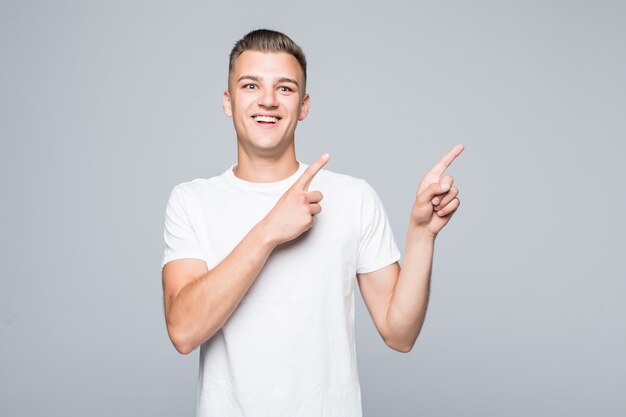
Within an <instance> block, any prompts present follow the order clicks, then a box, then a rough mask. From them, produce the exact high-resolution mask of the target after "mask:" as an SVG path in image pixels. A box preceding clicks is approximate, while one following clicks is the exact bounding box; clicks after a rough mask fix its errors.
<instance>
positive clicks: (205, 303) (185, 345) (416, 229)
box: [162, 51, 463, 354]
mask: <svg viewBox="0 0 626 417" xmlns="http://www.w3.org/2000/svg"><path fill="white" fill-rule="evenodd" d="M309 101H310V98H309V95H308V94H307V93H306V92H305V82H304V74H303V72H302V69H301V68H300V65H299V64H298V61H297V60H296V59H295V58H294V57H293V56H291V55H289V54H286V53H265V52H258V51H245V52H243V53H242V54H241V55H240V56H239V57H238V58H237V59H236V60H235V63H234V68H233V71H232V72H231V74H229V83H228V90H226V91H225V92H224V96H223V107H224V113H225V114H226V115H227V116H228V117H231V118H232V119H233V125H234V127H235V132H236V134H237V155H238V163H237V166H236V167H235V170H234V173H235V175H236V176H237V177H239V178H241V179H243V180H246V181H250V182H275V181H279V180H281V179H284V178H286V177H288V176H290V175H292V174H293V173H294V172H296V170H297V169H298V163H297V161H296V157H295V147H294V134H295V130H296V126H297V124H298V122H299V121H302V120H304V119H305V118H306V116H307V114H308V111H309ZM257 115H266V116H277V117H279V118H280V120H279V121H278V122H277V123H276V124H271V125H270V124H260V123H258V122H257V121H255V120H254V119H253V116H257ZM462 150H463V145H457V146H456V147H454V148H453V149H452V150H451V151H450V152H448V153H447V154H446V155H445V156H444V157H443V158H442V160H441V161H439V162H438V163H437V165H435V166H434V167H433V169H431V170H430V171H428V173H427V174H426V176H425V177H424V178H423V179H422V181H421V182H420V184H419V186H418V190H417V194H416V199H415V202H414V204H413V207H412V209H411V212H410V222H409V229H408V232H407V247H406V251H405V258H404V259H405V261H404V266H403V267H402V268H400V265H399V264H398V262H395V263H393V264H391V265H388V266H387V267H384V268H381V269H379V270H377V271H373V272H370V273H367V274H358V275H357V279H358V281H359V287H360V289H361V293H362V294H363V298H364V300H365V302H366V305H367V308H368V310H369V312H370V315H371V316H372V319H373V321H374V323H375V325H376V328H377V330H378V331H379V333H380V334H381V336H382V338H383V340H384V341H385V343H386V344H387V345H388V346H389V347H391V348H393V349H395V350H398V351H401V352H408V351H410V350H411V348H412V346H413V344H414V343H415V340H416V338H417V336H418V334H419V332H420V329H421V327H422V324H423V321H424V316H425V312H426V306H427V302H428V292H429V285H430V274H431V266H432V255H433V249H434V241H435V238H436V236H437V234H438V233H439V232H440V231H441V229H442V228H443V227H444V226H445V225H446V224H447V223H448V222H449V220H450V218H451V217H452V215H453V214H454V212H455V211H456V209H457V208H458V207H459V200H458V197H457V195H458V188H456V187H453V186H452V183H453V178H452V177H451V176H445V177H442V175H443V172H444V171H445V169H446V168H447V167H448V166H449V165H450V164H451V163H452V161H453V160H454V159H455V158H456V157H457V156H458V155H459V154H460V153H461V152H462ZM329 159H330V155H328V154H324V155H322V156H320V157H319V158H318V159H317V160H316V161H314V162H313V163H311V164H310V165H309V166H308V167H307V169H306V170H305V171H304V173H303V174H302V175H301V176H300V178H298V180H296V181H295V183H294V184H293V185H292V186H291V187H290V188H289V189H288V190H287V191H286V192H285V193H284V194H283V195H282V196H281V197H280V198H279V200H278V201H277V203H276V205H275V206H274V207H273V208H272V210H271V211H270V212H269V213H268V214H267V215H266V216H265V217H264V218H263V219H262V220H261V221H260V222H259V223H258V224H257V225H255V227H253V228H252V230H251V231H250V232H249V233H248V234H247V235H246V236H245V237H244V238H243V239H242V241H241V242H239V244H238V245H237V246H236V247H235V248H234V249H233V250H232V252H231V253H230V254H229V255H228V256H227V257H226V258H224V260H222V262H220V263H219V264H218V265H216V266H215V267H214V268H213V269H211V270H210V271H209V270H208V269H207V266H206V263H205V262H204V261H202V260H199V259H177V260H174V261H171V262H168V263H167V264H166V265H165V266H164V267H163V272H162V278H163V293H164V307H165V317H166V324H167V329H168V334H169V336H170V339H171V340H172V343H173V344H174V346H175V348H176V349H177V350H178V351H179V352H180V353H183V354H187V353H189V352H191V351H193V350H194V349H195V348H196V347H198V346H199V345H200V344H202V343H203V342H205V341H206V340H208V339H209V338H210V337H211V336H213V335H214V334H215V332H217V331H218V330H219V329H220V328H221V327H222V326H223V325H224V324H225V323H226V321H227V320H228V318H229V317H230V315H231V314H232V313H233V311H234V310H235V309H236V308H237V306H238V304H239V302H240V301H241V300H242V298H243V297H244V295H245V294H246V292H247V291H248V289H249V288H250V286H251V285H252V283H253V282H254V280H255V279H256V278H257V276H258V274H259V272H260V271H261V269H262V267H263V265H264V264H265V262H266V261H267V259H268V257H269V256H270V255H271V253H272V251H273V249H274V248H275V247H276V246H278V245H279V244H281V243H283V242H287V241H289V240H292V239H294V238H296V237H297V236H299V235H300V234H302V233H304V232H305V231H306V230H308V229H310V228H311V227H314V224H315V216H316V215H317V214H319V213H320V212H321V210H322V206H321V204H320V202H321V201H322V199H323V195H322V193H321V192H319V191H315V190H313V191H310V190H309V186H310V184H311V181H312V179H313V178H314V177H315V175H316V174H317V173H318V172H319V171H320V170H321V169H322V167H323V166H324V165H325V164H326V163H327V162H328V160H329ZM446 187H447V188H446Z"/></svg>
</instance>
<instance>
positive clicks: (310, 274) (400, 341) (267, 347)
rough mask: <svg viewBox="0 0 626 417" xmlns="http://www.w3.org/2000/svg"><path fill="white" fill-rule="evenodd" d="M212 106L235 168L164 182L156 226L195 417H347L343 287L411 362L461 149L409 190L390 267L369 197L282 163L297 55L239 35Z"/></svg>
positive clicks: (291, 46)
mask: <svg viewBox="0 0 626 417" xmlns="http://www.w3.org/2000/svg"><path fill="white" fill-rule="evenodd" d="M223 103H224V112H225V113H226V115H227V116H229V117H232V119H233V124H234V126H235V131H236V134H237V151H238V158H237V164H234V165H232V166H230V167H229V168H228V169H227V170H226V171H224V172H223V173H222V174H221V175H218V176H215V177H211V178H208V179H195V180H193V181H190V182H185V183H181V184H178V185H177V186H176V187H174V189H173V190H172V192H171V194H170V197H169V201H168V204H167V208H166V218H165V231H164V238H165V244H166V247H165V253H164V256H163V262H162V264H163V292H164V304H165V316H166V322H167V330H168V333H169V336H170V338H171V340H172V343H173V344H174V346H175V347H176V349H177V350H178V351H179V352H180V353H183V354H187V353H189V352H191V351H193V350H194V349H195V348H196V347H198V346H201V350H200V371H199V388H198V403H197V405H198V415H199V416H219V417H225V416H342V417H348V416H361V393H360V387H359V381H358V375H357V367H356V354H355V343H354V283H355V279H354V278H355V276H356V277H357V280H358V283H359V287H360V290H361V293H362V294H363V298H364V300H365V302H366V305H367V308H368V310H369V312H370V314H371V316H372V318H373V320H374V323H375V326H376V328H377V330H378V331H379V333H380V335H381V336H382V338H383V340H384V341H385V343H386V344H387V345H388V346H389V347H391V348H392V349H395V350H397V351H400V352H408V351H410V350H411V348H412V346H413V344H414V343H415V340H416V338H417V336H418V334H419V332H420V329H421V327H422V323H423V321H424V315H425V312H426V306H427V302H428V292H429V281H430V269H431V264H432V255H433V247H434V240H435V237H436V235H437V233H438V232H439V231H440V230H441V229H442V228H443V226H444V225H445V224H446V223H447V222H448V221H449V220H450V217H451V216H452V214H453V213H454V212H455V210H456V209H457V208H458V206H459V200H458V198H457V194H458V189H457V188H456V187H453V186H452V181H453V179H452V177H449V176H446V177H442V175H443V172H444V170H445V169H446V167H447V166H448V165H449V164H450V163H451V162H452V160H453V159H454V158H455V157H456V156H457V155H458V154H459V153H460V152H461V151H462V150H463V145H457V146H455V147H454V148H453V149H452V150H451V151H450V152H449V153H448V154H447V155H446V156H445V157H444V158H443V159H442V160H441V161H440V162H439V163H438V164H437V165H435V167H434V168H433V169H431V170H430V171H429V172H428V174H427V175H426V177H425V178H424V179H423V180H422V182H421V183H420V185H419V187H418V192H417V197H416V200H415V203H414V205H413V208H412V210H411V213H410V214H411V215H410V224H409V230H408V233H407V246H406V251H405V259H404V265H403V266H402V268H400V266H399V264H398V260H399V258H400V252H399V250H398V248H397V246H396V243H395V240H394V237H393V233H392V230H391V227H390V225H389V221H388V219H387V216H386V213H385V210H384V208H383V205H382V203H381V201H380V199H379V198H378V196H377V194H376V193H375V191H374V190H373V189H372V187H371V186H370V185H369V184H368V183H367V182H366V181H364V180H362V179H358V178H354V177H351V176H349V175H343V174H338V173H335V172H332V171H328V170H325V169H323V167H324V166H325V164H326V163H327V162H328V160H329V155H328V154H324V155H322V156H320V157H319V158H318V159H317V160H316V161H315V162H313V163H311V164H310V165H307V164H305V163H303V162H300V161H298V160H297V159H296V155H295V148H294V132H295V129H296V125H297V123H298V121H301V120H304V119H305V118H306V116H307V113H308V110H309V96H308V94H307V93H306V60H305V57H304V54H303V53H302V50H301V49H300V47H298V45H296V44H295V43H294V42H293V41H292V40H291V39H290V38H288V37H287V36H286V35H284V34H282V33H279V32H274V31H268V30H257V31H253V32H251V33H249V34H247V35H246V36H244V38H243V39H241V40H240V41H238V42H237V43H236V45H235V47H234V48H233V50H232V52H231V55H230V66H229V79H228V90H227V91H225V92H224V99H223ZM322 200H323V207H324V210H323V211H322Z"/></svg>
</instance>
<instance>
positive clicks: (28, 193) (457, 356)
mask: <svg viewBox="0 0 626 417" xmlns="http://www.w3.org/2000/svg"><path fill="white" fill-rule="evenodd" d="M262 27H264V28H270V29H276V30H280V31H283V32H285V33H287V34H288V35H290V36H291V37H292V38H293V39H294V40H295V41H296V42H298V43H299V44H300V45H301V46H302V47H303V49H304V51H305V53H306V54H307V58H308V61H309V83H308V91H309V93H310V94H311V112H310V115H309V117H308V118H307V120H305V121H304V122H302V123H301V124H300V125H299V126H298V130H297V133H296V150H297V158H299V159H300V160H302V161H304V162H306V163H311V162H312V161H313V160H314V159H315V158H317V156H319V155H320V154H322V153H324V152H329V153H330V154H331V155H332V159H331V161H330V162H329V163H328V164H327V166H326V167H325V168H326V169H329V170H332V171H335V172H340V173H346V174H350V175H353V176H355V177H359V178H365V179H366V180H367V181H368V182H369V183H370V184H371V185H372V186H373V187H374V188H375V190H376V191H377V192H378V194H379V196H380V197H381V199H382V200H383V202H384V204H385V208H386V210H387V214H388V216H389V218H390V220H391V223H392V227H393V230H394V235H395V237H396V241H397V243H398V246H399V248H400V249H401V251H402V252H404V245H405V235H406V228H407V225H408V216H409V209H410V207H411V204H412V203H413V200H414V197H415V191H416V188H417V185H418V183H419V181H420V180H421V178H422V176H423V175H424V174H425V172H426V171H427V170H428V169H429V168H430V167H431V166H432V165H433V164H435V163H436V162H437V161H438V160H439V158H441V156H443V155H444V154H445V152H447V151H448V150H449V149H450V148H451V147H452V146H453V145H454V144H456V143H464V144H465V147H466V149H465V151H464V152H463V154H462V155H461V156H460V157H459V158H458V159H457V160H456V161H455V162H454V164H453V165H452V166H451V167H450V169H449V170H448V171H447V173H449V174H450V175H453V176H454V178H455V184H457V185H458V187H459V189H460V199H461V206H460V208H459V210H458V212H457V213H456V214H455V216H454V217H453V218H452V220H451V222H450V223H449V224H448V225H447V226H446V227H445V228H444V230H443V231H442V232H441V234H440V235H439V237H438V239H437V242H436V252H435V257H434V265H433V275H432V293H431V299H430V305H429V310H428V314H427V318H426V323H425V325H424V328H423V330H422V333H421V334H420V336H419V339H418V342H417V344H416V345H415V347H414V349H413V350H412V351H411V352H410V353H407V354H402V353H399V352H396V351H393V350H391V349H390V348H388V347H386V346H385V344H384V343H383V341H382V339H381V338H380V336H379V335H378V333H377V332H376V329H375V327H374V324H373V322H372V320H371V318H370V316H369V314H368V313H367V310H366V309H365V306H364V303H363V301H362V298H361V295H360V293H359V292H358V291H357V292H356V293H355V297H356V300H357V318H356V326H357V351H358V369H359V375H360V380H361V389H362V396H363V410H364V415H365V416H367V417H373V416H433V417H434V416H590V415H596V416H624V415H626V399H625V397H624V393H625V392H626V359H625V356H626V355H625V354H626V303H625V302H624V298H625V296H626V263H625V260H624V259H625V256H624V255H625V254H626V227H625V216H624V214H625V213H626V199H625V193H624V180H625V178H626V175H625V174H626V170H625V168H624V166H625V165H624V162H623V159H624V152H625V151H626V145H625V140H626V117H625V116H626V3H624V2H623V1H473V2H469V1H436V2H435V1H429V2H428V1H406V2H402V1H394V0H390V1H385V2H378V1H371V2H363V1H332V2H320V1H317V2H306V3H304V2H302V3H301V2H295V1H273V0H268V1H264V2H236V1H233V2H210V1H178V2H163V1H128V0H126V1H106V2H101V1H73V2H71V1H54V2H48V1H6V0H3V1H2V2H1V3H0V60H1V65H0V137H1V149H0V169H1V172H0V173H1V175H0V182H1V187H2V188H1V192H2V200H1V201H2V203H1V205H0V227H1V231H2V233H1V235H0V240H1V245H2V246H1V248H0V249H1V253H2V262H0V279H1V284H0V415H2V416H3V417H5V416H6V417H17V416H20V417H21V416H44V415H45V416H63V417H69V416H91V417H97V416H192V415H194V412H195V395H196V378H197V367H198V352H197V351H195V352H193V353H192V354H190V355H187V356H183V355H180V354H178V353H177V352H176V351H175V350H174V348H173V347H172V345H171V343H170V341H169V339H168V337H167V333H166V329H165V324H164V318H163V307H162V287H161V269H160V262H161V258H162V255H163V223H164V213H165V204H166V201H167V197H168V195H169V192H170V190H171V189H172V188H173V187H174V186H175V185H176V184H178V183H180V182H185V181H189V180H191V179H193V178H208V177H210V176H213V175H217V174H219V173H221V172H223V171H224V170H225V169H226V168H227V167H229V166H230V165H231V164H233V163H235V162H236V147H235V136H234V130H233V127H232V122H231V120H230V119H227V118H226V117H225V116H224V115H223V112H222V109H221V98H222V92H223V90H224V89H225V87H226V79H227V57H228V53H229V52H230V49H231V47H232V46H233V44H234V42H235V41H236V40H237V39H239V38H240V37H241V36H243V35H244V34H245V33H246V32H248V31H250V30H252V29H256V28H262ZM402 259H404V256H403V258H402ZM401 262H402V261H401Z"/></svg>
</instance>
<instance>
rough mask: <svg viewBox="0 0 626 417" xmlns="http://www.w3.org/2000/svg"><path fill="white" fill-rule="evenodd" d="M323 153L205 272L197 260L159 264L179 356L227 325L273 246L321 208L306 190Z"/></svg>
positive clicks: (169, 326) (310, 221)
mask: <svg viewBox="0 0 626 417" xmlns="http://www.w3.org/2000/svg"><path fill="white" fill-rule="evenodd" d="M328 159H329V155H327V154H326V155H325V156H324V155H323V156H321V157H320V158H318V159H317V160H316V161H315V162H314V163H312V164H311V165H310V166H309V167H308V168H307V169H306V170H305V171H304V172H303V173H302V176H301V177H300V178H298V180H297V181H296V182H295V183H294V184H293V185H292V186H291V187H290V188H289V189H288V190H287V191H286V192H285V194H283V195H282V196H281V197H280V199H279V200H278V202H277V203H276V205H275V206H274V207H273V208H272V210H271V211H270V212H269V213H268V214H267V215H266V216H265V217H264V218H263V219H262V220H261V221H260V222H259V223H257V224H256V225H255V226H254V227H253V228H252V229H251V230H250V232H248V234H247V235H246V236H245V237H244V238H243V239H242V240H241V241H240V242H239V243H238V244H237V246H235V248H234V249H233V250H232V251H231V252H230V253H229V254H228V256H226V258H224V259H223V260H222V261H221V262H220V263H219V264H217V265H216V266H215V267H214V268H213V269H211V270H210V271H209V270H208V269H207V265H206V263H205V262H204V261H202V260H200V259H189V258H185V259H177V260H172V261H170V262H168V263H167V264H165V265H164V267H163V271H162V275H163V296H164V300H163V301H164V305H165V320H166V324H167V331H168V334H169V336H170V339H171V340H172V343H173V344H174V347H176V350H177V351H179V352H180V353H182V354H187V353H190V352H192V351H193V350H194V349H195V348H196V347H198V346H199V345H201V344H202V343H204V342H205V341H206V340H208V339H209V338H210V337H212V336H213V335H214V334H215V333H216V332H217V331H218V330H219V329H221V328H222V326H223V325H224V324H225V323H226V321H227V320H228V318H229V317H230V316H231V314H232V313H233V311H235V308H236V307H237V305H239V303H240V302H241V300H242V298H243V297H244V295H245V294H246V292H247V291H248V289H249V288H250V286H251V285H252V283H253V282H254V280H255V279H256V278H257V276H258V275H259V273H260V272H261V269H262V268H263V265H265V262H266V261H267V259H268V258H269V256H270V254H271V252H272V251H273V250H274V248H275V247H276V246H278V245H279V244H281V243H283V242H287V241H290V240H292V239H295V238H296V237H298V236H300V235H301V234H302V233H304V232H305V231H306V230H308V229H310V228H311V227H312V226H313V224H314V216H315V215H317V214H319V213H320V212H321V210H322V208H321V206H320V204H319V202H320V201H321V200H322V198H323V196H322V193H321V192H319V191H310V192H309V191H308V187H309V184H310V183H311V180H312V179H313V177H314V176H315V174H317V172H319V170H320V169H321V168H322V167H323V166H324V165H325V164H326V162H328Z"/></svg>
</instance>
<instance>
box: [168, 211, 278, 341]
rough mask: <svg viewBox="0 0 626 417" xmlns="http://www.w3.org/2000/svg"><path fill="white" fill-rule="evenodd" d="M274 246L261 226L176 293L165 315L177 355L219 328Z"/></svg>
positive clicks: (261, 224) (211, 334) (230, 313)
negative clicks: (208, 269) (215, 264)
mask: <svg viewBox="0 0 626 417" xmlns="http://www.w3.org/2000/svg"><path fill="white" fill-rule="evenodd" d="M275 246H276V245H275V243H274V242H272V241H271V240H270V239H269V238H268V234H267V233H266V230H265V228H264V224H263V223H262V222H261V223H259V224H257V225H256V226H255V227H254V228H252V230H250V232H249V233H248V234H247V235H246V236H245V237H244V238H243V239H242V240H241V242H239V244H237V246H235V248H234V249H233V250H232V251H231V252H230V254H229V255H228V256H227V257H226V258H224V259H223V260H222V261H221V262H220V263H219V264H218V265H217V266H215V268H213V269H211V270H210V271H208V272H207V273H206V274H204V275H203V276H201V277H200V278H198V279H196V280H194V281H192V282H190V283H189V284H187V285H186V286H185V287H183V288H182V289H181V290H180V291H179V293H178V294H177V295H176V297H175V298H174V300H173V302H172V305H171V308H170V311H169V314H167V326H168V330H169V331H170V335H171V336H172V341H173V342H174V344H175V345H176V348H177V350H178V351H179V352H181V353H189V352H191V351H193V350H194V349H195V348H196V347H198V346H199V345H200V344H202V343H204V342H205V341H206V340H208V339H209V338H210V337H212V336H213V335H214V334H215V333H216V332H217V331H218V330H219V329H220V328H222V326H223V325H224V324H225V323H226V321H227V320H228V318H229V317H230V316H231V315H232V313H233V311H235V308H236V307H237V306H238V305H239V302H240V301H241V300H242V299H243V297H244V295H245V294H246V292H247V291H248V289H249V288H250V286H251V285H252V283H253V282H254V281H255V279H256V278H257V276H258V275H259V273H260V271H261V269H262V268H263V266H264V265H265V262H266V261H267V259H268V257H269V255H270V254H271V252H272V250H273V249H274V247H275Z"/></svg>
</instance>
